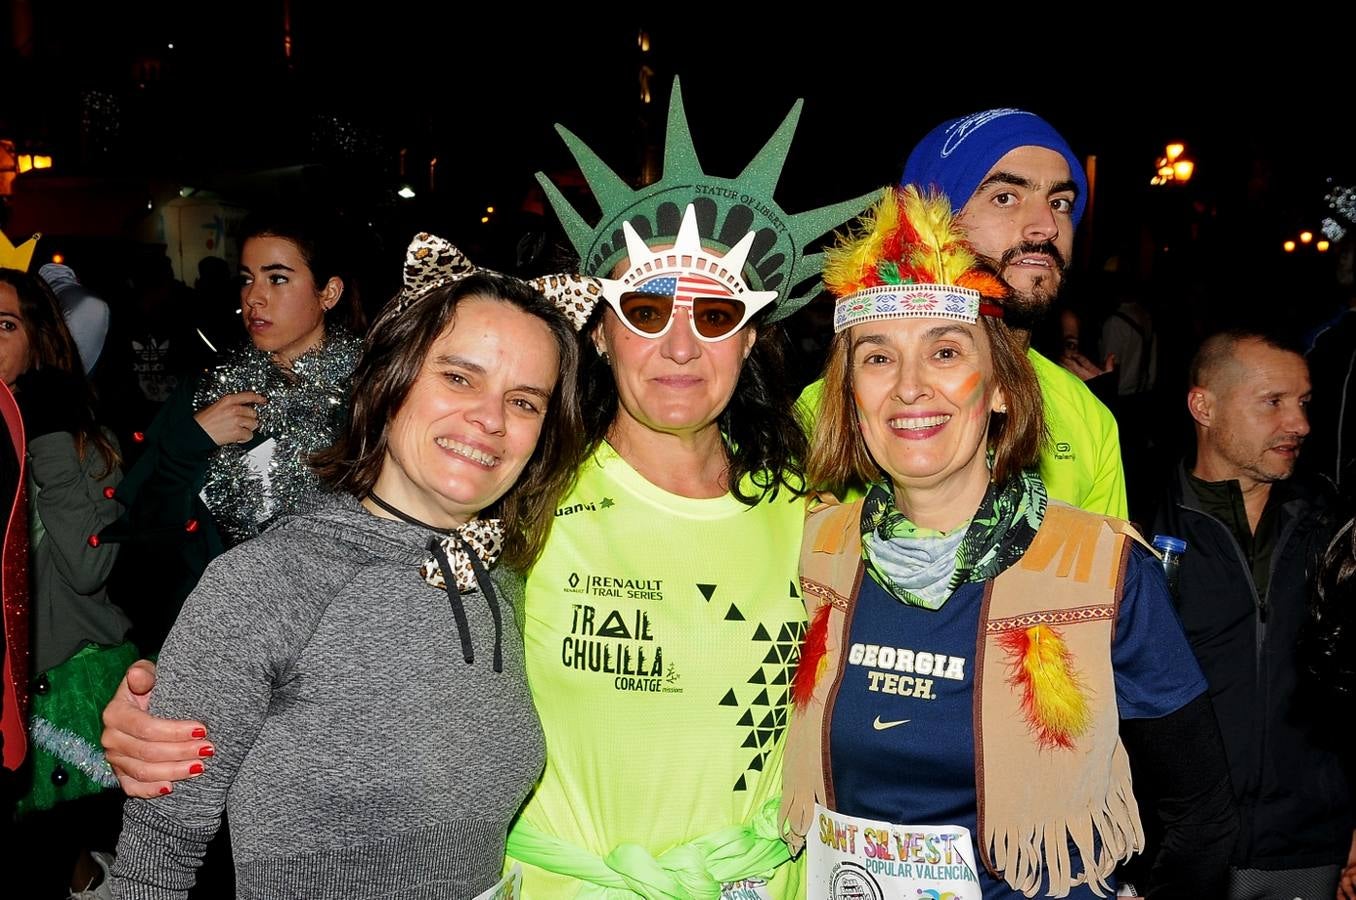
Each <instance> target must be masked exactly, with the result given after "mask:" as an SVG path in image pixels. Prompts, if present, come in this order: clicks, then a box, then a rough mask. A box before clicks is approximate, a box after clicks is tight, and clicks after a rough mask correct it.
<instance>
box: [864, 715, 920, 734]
mask: <svg viewBox="0 0 1356 900" xmlns="http://www.w3.org/2000/svg"><path fill="white" fill-rule="evenodd" d="M909 721H911V720H910V719H900V720H899V721H898V722H882V721H881V720H880V716H876V721H874V722H872V723H871V727H872V728H874V729H876V730H877V731H884V730H885V729H887V728H894V727H895V726H896V725H904V724H906V723H908V722H909Z"/></svg>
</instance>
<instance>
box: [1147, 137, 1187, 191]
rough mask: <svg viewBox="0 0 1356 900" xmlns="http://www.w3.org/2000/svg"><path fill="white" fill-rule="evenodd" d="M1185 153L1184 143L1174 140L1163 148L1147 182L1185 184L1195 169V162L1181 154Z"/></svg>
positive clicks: (1153, 183) (1154, 183)
mask: <svg viewBox="0 0 1356 900" xmlns="http://www.w3.org/2000/svg"><path fill="white" fill-rule="evenodd" d="M1184 153H1186V144H1183V143H1181V142H1180V141H1174V142H1173V143H1171V144H1168V145H1167V146H1166V147H1164V148H1163V155H1162V156H1160V157H1158V161H1157V162H1155V163H1154V169H1155V174H1154V177H1153V178H1150V179H1149V184H1152V185H1155V186H1157V185H1164V184H1186V183H1187V182H1188V181H1190V180H1191V176H1192V174H1194V173H1195V171H1196V163H1195V162H1193V161H1192V160H1190V159H1187V158H1186V157H1185V156H1183V155H1182V154H1184Z"/></svg>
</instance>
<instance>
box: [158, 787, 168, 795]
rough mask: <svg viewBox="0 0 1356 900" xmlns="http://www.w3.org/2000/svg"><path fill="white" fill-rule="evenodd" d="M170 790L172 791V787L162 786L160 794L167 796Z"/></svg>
mask: <svg viewBox="0 0 1356 900" xmlns="http://www.w3.org/2000/svg"><path fill="white" fill-rule="evenodd" d="M169 792H170V789H169V788H167V787H162V788H161V789H160V796H162V797H163V796H165V795H166V794H168V793H169Z"/></svg>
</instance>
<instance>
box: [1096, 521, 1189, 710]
mask: <svg viewBox="0 0 1356 900" xmlns="http://www.w3.org/2000/svg"><path fill="white" fill-rule="evenodd" d="M1111 665H1112V668H1113V669H1114V670H1115V673H1116V706H1117V707H1118V708H1119V710H1120V715H1121V718H1122V719H1156V718H1159V717H1160V716H1166V715H1167V714H1168V713H1172V712H1176V711H1177V710H1179V709H1181V708H1182V707H1183V706H1185V705H1186V704H1187V703H1188V702H1190V701H1191V700H1194V699H1195V698H1196V697H1198V696H1199V695H1201V694H1202V693H1204V692H1205V689H1206V682H1205V676H1204V675H1202V674H1201V667H1200V666H1199V665H1197V663H1196V657H1195V656H1194V655H1193V654H1192V652H1191V645H1190V644H1189V643H1187V639H1186V635H1185V634H1184V633H1183V631H1182V623H1181V621H1180V620H1178V618H1177V610H1175V609H1173V606H1172V596H1171V594H1169V593H1168V583H1167V581H1166V580H1165V579H1164V578H1163V570H1162V569H1161V568H1159V565H1158V560H1156V559H1155V558H1154V557H1153V555H1152V554H1150V553H1149V552H1148V551H1146V550H1145V549H1144V548H1142V547H1140V546H1138V545H1133V546H1132V547H1131V550H1130V562H1129V564H1128V565H1127V566H1126V570H1125V585H1124V590H1123V592H1122V594H1121V605H1120V610H1119V611H1118V612H1117V615H1116V636H1115V638H1114V640H1113V641H1112V645H1111Z"/></svg>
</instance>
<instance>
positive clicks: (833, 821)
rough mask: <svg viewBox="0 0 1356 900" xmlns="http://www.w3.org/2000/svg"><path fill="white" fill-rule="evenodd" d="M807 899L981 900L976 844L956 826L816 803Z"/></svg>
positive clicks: (808, 839)
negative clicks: (906, 821)
mask: <svg viewBox="0 0 1356 900" xmlns="http://www.w3.org/2000/svg"><path fill="white" fill-rule="evenodd" d="M805 842H806V844H808V845H809V847H808V850H807V852H808V854H809V861H808V872H807V878H808V890H807V897H808V900H982V897H983V891H982V890H981V889H980V886H979V876H978V874H977V869H976V868H975V845H974V841H973V840H972V839H971V837H970V830H969V829H968V828H961V827H959V826H956V825H892V824H890V823H889V822H876V821H873V820H871V819H859V818H856V817H855V816H845V815H842V814H841V813H836V812H831V811H830V810H827V809H825V808H824V807H822V806H820V805H818V804H816V805H815V818H814V823H813V824H812V825H811V826H810V833H809V834H808V835H806V836H805Z"/></svg>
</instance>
